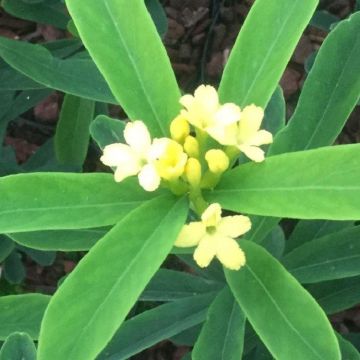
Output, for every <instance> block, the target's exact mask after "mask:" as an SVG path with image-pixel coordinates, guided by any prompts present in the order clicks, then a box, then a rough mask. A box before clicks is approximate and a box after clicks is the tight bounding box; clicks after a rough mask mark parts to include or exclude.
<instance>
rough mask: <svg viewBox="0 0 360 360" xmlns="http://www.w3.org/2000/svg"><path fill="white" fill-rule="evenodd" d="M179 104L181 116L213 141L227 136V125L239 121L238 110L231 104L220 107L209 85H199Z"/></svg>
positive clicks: (214, 92) (217, 98)
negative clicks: (182, 108) (181, 108)
mask: <svg viewBox="0 0 360 360" xmlns="http://www.w3.org/2000/svg"><path fill="white" fill-rule="evenodd" d="M180 103H181V105H183V106H184V107H185V110H182V111H181V115H182V116H183V117H184V118H186V119H187V120H188V121H189V123H190V124H192V125H193V126H195V127H197V128H199V129H201V130H204V131H206V132H207V133H208V134H209V135H210V136H212V137H213V138H214V139H215V140H218V138H223V137H224V136H227V135H228V132H229V130H231V129H229V125H231V124H233V123H236V122H237V121H238V120H239V119H240V114H241V111H240V108H239V107H238V106H237V105H235V104H233V103H227V104H224V105H220V103H219V97H218V94H217V91H216V89H215V88H214V87H212V86H210V85H200V86H199V87H198V88H197V89H196V90H195V93H194V96H193V95H184V96H182V97H181V99H180Z"/></svg>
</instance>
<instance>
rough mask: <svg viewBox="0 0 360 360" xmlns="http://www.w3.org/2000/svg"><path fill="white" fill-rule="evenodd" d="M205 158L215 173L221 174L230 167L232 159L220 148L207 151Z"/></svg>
mask: <svg viewBox="0 0 360 360" xmlns="http://www.w3.org/2000/svg"><path fill="white" fill-rule="evenodd" d="M205 160H206V162H207V163H208V166H209V170H210V171H211V172H213V173H215V174H221V173H223V172H224V171H225V170H227V168H228V167H229V164H230V161H229V158H228V157H227V155H226V154H225V153H224V151H222V150H220V149H211V150H209V151H207V152H206V154H205Z"/></svg>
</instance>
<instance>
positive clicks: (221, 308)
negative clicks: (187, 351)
mask: <svg viewBox="0 0 360 360" xmlns="http://www.w3.org/2000/svg"><path fill="white" fill-rule="evenodd" d="M244 332H245V315H244V313H243V312H242V311H241V309H240V307H239V304H238V303H237V302H236V300H235V299H234V296H233V295H232V293H231V291H230V289H229V288H228V287H225V289H224V290H222V291H221V292H220V293H219V295H218V296H217V297H216V299H215V300H214V301H213V303H212V304H211V305H210V308H209V310H208V314H207V317H206V321H205V323H204V325H203V327H202V329H201V332H200V336H199V338H198V340H197V342H196V343H195V346H194V348H193V351H192V359H193V360H238V359H241V357H242V352H243V347H244Z"/></svg>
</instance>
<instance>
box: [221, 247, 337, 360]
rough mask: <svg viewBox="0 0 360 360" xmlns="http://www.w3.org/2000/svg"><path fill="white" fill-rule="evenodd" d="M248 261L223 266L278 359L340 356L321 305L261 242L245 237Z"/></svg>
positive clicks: (245, 310)
mask: <svg viewBox="0 0 360 360" xmlns="http://www.w3.org/2000/svg"><path fill="white" fill-rule="evenodd" d="M241 247H242V248H243V250H244V251H245V254H246V259H247V261H246V265H245V267H244V268H243V269H240V270H239V271H231V270H225V275H226V279H227V281H228V284H229V285H230V288H231V290H232V292H233V293H234V295H235V298H236V299H237V301H238V302H239V304H240V307H241V309H242V310H243V311H244V313H245V316H246V317H247V319H248V320H249V322H250V323H251V325H252V326H253V328H254V329H255V331H256V333H257V334H258V335H259V337H260V338H261V340H262V341H263V342H264V344H265V345H266V347H267V348H268V350H269V351H270V352H271V353H272V355H273V356H274V357H275V358H276V359H279V360H288V359H294V360H304V359H307V360H313V359H314V360H315V359H317V360H319V359H321V360H322V359H332V360H337V359H339V360H340V351H339V346H338V343H337V340H336V337H335V335H334V332H333V330H332V328H331V325H330V323H329V321H328V319H327V318H326V315H325V314H324V312H323V311H322V310H321V308H320V307H319V305H318V304H317V303H316V302H315V300H314V299H313V298H312V297H311V296H310V294H309V293H308V292H307V291H306V290H305V289H303V288H302V287H301V285H300V284H299V283H298V282H297V281H296V280H295V279H294V278H293V277H292V276H291V275H290V274H289V273H288V272H287V271H286V270H285V269H284V268H283V267H282V266H281V264H280V263H279V262H278V261H277V260H275V259H274V258H273V257H272V256H271V255H269V254H268V253H267V252H266V251H265V250H264V249H263V248H261V247H260V246H258V245H256V244H254V243H252V242H249V241H246V240H243V241H241Z"/></svg>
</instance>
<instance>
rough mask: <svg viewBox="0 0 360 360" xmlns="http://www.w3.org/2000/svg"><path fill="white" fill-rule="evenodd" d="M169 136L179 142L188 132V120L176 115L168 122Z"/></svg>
mask: <svg viewBox="0 0 360 360" xmlns="http://www.w3.org/2000/svg"><path fill="white" fill-rule="evenodd" d="M170 134H171V137H172V138H173V139H174V140H175V141H178V142H180V143H182V142H183V141H184V140H185V138H186V137H187V136H188V135H189V134H190V125H189V123H188V121H187V120H186V119H185V118H184V117H183V116H182V115H179V116H177V117H176V118H175V119H174V120H173V121H172V122H171V124H170Z"/></svg>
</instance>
